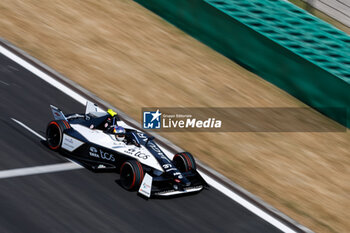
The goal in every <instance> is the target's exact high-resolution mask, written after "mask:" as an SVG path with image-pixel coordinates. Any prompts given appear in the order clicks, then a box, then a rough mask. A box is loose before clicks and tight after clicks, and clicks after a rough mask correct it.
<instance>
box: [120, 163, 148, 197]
mask: <svg viewBox="0 0 350 233" xmlns="http://www.w3.org/2000/svg"><path fill="white" fill-rule="evenodd" d="M143 176H144V172H143V168H142V165H141V163H140V162H138V161H136V160H128V161H126V162H124V163H123V164H122V166H121V167H120V184H121V186H122V187H123V188H125V189H126V190H130V191H131V190H136V189H138V188H139V187H140V185H141V182H142V180H143Z"/></svg>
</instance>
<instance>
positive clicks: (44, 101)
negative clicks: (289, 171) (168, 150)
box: [0, 54, 281, 233]
mask: <svg viewBox="0 0 350 233" xmlns="http://www.w3.org/2000/svg"><path fill="white" fill-rule="evenodd" d="M50 104H53V105H55V106H58V107H60V108H61V109H62V110H63V111H64V112H66V113H74V112H84V107H83V106H82V105H81V104H80V103H78V102H77V101H75V100H73V99H71V98H70V97H68V96H67V95H66V94H64V93H63V92H61V91H59V90H57V89H56V88H54V87H53V86H51V85H50V84H48V83H46V82H44V81H43V80H41V79H39V78H38V77H36V76H35V75H34V74H32V73H31V72H29V71H27V70H25V69H24V68H23V67H21V66H19V65H18V64H16V63H15V62H13V61H11V60H9V59H8V58H7V57H5V56H3V55H2V54H0V157H1V160H0V161H1V162H0V171H2V170H9V169H15V168H26V167H32V166H41V165H51V164H59V163H67V160H66V159H65V158H63V157H62V156H61V155H60V154H58V153H55V152H53V151H50V150H49V149H48V148H47V147H46V146H45V144H44V143H43V142H42V141H41V140H40V138H38V137H37V136H35V135H33V134H32V133H30V132H29V131H27V130H25V129H23V127H21V126H20V125H18V124H17V123H15V122H14V121H13V120H11V118H14V119H17V120H19V121H21V122H23V123H24V124H26V125H27V126H29V127H30V128H32V129H33V130H35V131H36V132H37V133H39V134H41V135H42V136H44V135H45V133H44V131H45V128H46V125H47V123H48V122H49V121H50V120H52V115H51V112H50V108H49V105H50ZM118 179H119V175H118V174H116V173H93V172H91V171H89V170H86V169H77V170H71V171H61V172H55V173H46V174H37V175H29V176H19V177H12V178H6V179H0V210H1V212H0V232H254V233H255V232H268V233H273V232H281V231H280V230H278V229H277V228H275V227H274V226H272V225H271V224H269V223H268V222H266V221H265V220H263V219H261V218H259V217H258V216H256V215H255V214H253V213H251V212H250V211H248V210H247V209H245V208H244V207H242V206H241V205H239V204H238V203H236V202H234V201H232V200H231V199H229V198H228V197H226V196H225V195H223V194H222V193H220V192H219V191H217V190H215V189H214V188H210V189H208V190H204V191H202V192H201V193H199V194H196V195H190V196H182V197H177V198H169V199H150V200H145V199H143V198H141V197H140V196H138V195H137V194H136V193H135V192H128V191H126V190H124V189H122V188H121V187H120V186H119V184H118Z"/></svg>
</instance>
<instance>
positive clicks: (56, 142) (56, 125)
mask: <svg viewBox="0 0 350 233" xmlns="http://www.w3.org/2000/svg"><path fill="white" fill-rule="evenodd" d="M65 128H67V127H66V126H65V124H64V123H63V122H62V121H51V122H50V123H49V124H48V126H47V128H46V142H47V145H48V146H49V148H50V149H51V150H59V149H60V147H61V144H62V138H63V130H64V129H65Z"/></svg>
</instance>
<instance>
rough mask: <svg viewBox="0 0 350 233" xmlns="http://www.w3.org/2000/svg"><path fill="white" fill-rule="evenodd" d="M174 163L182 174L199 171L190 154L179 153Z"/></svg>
mask: <svg viewBox="0 0 350 233" xmlns="http://www.w3.org/2000/svg"><path fill="white" fill-rule="evenodd" d="M173 163H174V165H175V166H176V168H177V169H179V171H180V172H188V171H190V170H196V169H197V165H196V161H195V160H194V158H193V156H192V155H191V154H190V153H188V152H182V153H177V154H176V155H175V156H174V158H173Z"/></svg>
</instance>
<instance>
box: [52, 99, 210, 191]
mask: <svg viewBox="0 0 350 233" xmlns="http://www.w3.org/2000/svg"><path fill="white" fill-rule="evenodd" d="M51 110H52V113H53V116H54V119H55V120H53V121H51V122H50V123H49V124H48V126H47V129H46V142H47V145H48V147H49V148H50V149H52V150H54V151H60V152H61V154H63V155H65V156H67V157H70V158H72V159H73V160H76V161H78V162H79V163H81V164H82V165H83V166H84V167H87V168H89V169H92V170H104V169H109V170H110V169H115V170H116V171H119V172H120V185H121V186H122V187H123V188H125V189H127V190H138V192H139V193H140V194H142V195H144V196H146V197H148V198H149V197H150V196H170V195H175V194H185V193H191V192H199V191H201V190H202V189H203V188H204V187H206V186H207V184H206V182H205V181H204V179H203V178H202V177H201V176H200V174H199V173H198V172H197V170H196V162H195V160H194V158H193V156H192V155H191V154H190V153H188V152H182V153H177V154H175V155H173V154H171V153H170V152H169V151H167V150H165V149H161V147H160V146H158V145H157V143H156V142H155V140H154V137H152V136H149V135H147V134H146V133H145V132H141V131H139V130H136V129H135V128H133V127H130V126H129V125H127V124H126V123H125V122H123V121H121V120H120V119H119V117H118V115H117V113H115V112H114V111H112V110H108V111H107V112H104V111H102V110H100V109H99V108H98V107H97V105H95V104H93V103H91V102H87V104H86V110H85V114H69V115H66V116H65V115H64V114H63V112H62V111H61V110H60V109H58V108H57V107H55V106H52V105H51ZM115 126H122V127H124V129H125V139H124V140H123V141H118V140H117V137H116V135H115V134H114V132H113V131H111V130H110V129H111V128H113V127H115Z"/></svg>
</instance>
